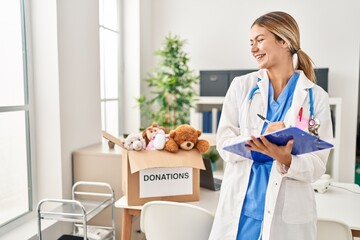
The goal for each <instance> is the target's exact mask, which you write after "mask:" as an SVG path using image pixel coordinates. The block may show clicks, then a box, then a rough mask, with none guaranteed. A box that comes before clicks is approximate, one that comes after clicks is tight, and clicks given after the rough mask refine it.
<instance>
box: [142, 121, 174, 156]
mask: <svg viewBox="0 0 360 240" xmlns="http://www.w3.org/2000/svg"><path fill="white" fill-rule="evenodd" d="M166 133H168V131H167V130H166V129H165V128H164V127H161V126H159V124H157V123H155V122H154V123H153V124H152V125H151V126H149V127H148V128H146V129H145V131H143V133H142V136H143V138H144V139H145V142H146V150H162V149H164V146H165V142H166V141H167V139H168V138H167V137H166Z"/></svg>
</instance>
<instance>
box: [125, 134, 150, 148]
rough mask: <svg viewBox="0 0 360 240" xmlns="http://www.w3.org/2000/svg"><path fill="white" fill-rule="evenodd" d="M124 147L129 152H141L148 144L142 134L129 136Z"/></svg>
mask: <svg viewBox="0 0 360 240" xmlns="http://www.w3.org/2000/svg"><path fill="white" fill-rule="evenodd" d="M123 145H124V148H126V149H127V150H129V151H133V150H135V151H141V150H144V149H145V148H146V142H145V139H144V138H143V137H142V134H141V133H132V134H129V136H127V137H126V138H125V139H124V140H123Z"/></svg>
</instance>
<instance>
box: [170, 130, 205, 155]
mask: <svg viewBox="0 0 360 240" xmlns="http://www.w3.org/2000/svg"><path fill="white" fill-rule="evenodd" d="M201 134H202V132H201V130H196V129H195V128H193V127H192V126H190V125H188V124H182V125H179V126H178V127H177V128H175V129H174V130H171V131H170V134H169V140H168V141H167V142H166V143H165V147H164V150H166V151H168V152H171V153H176V152H178V150H179V149H183V150H191V149H193V148H196V149H197V150H199V152H200V153H206V152H207V151H208V150H209V148H210V144H209V142H208V141H206V140H203V139H199V137H200V135H201Z"/></svg>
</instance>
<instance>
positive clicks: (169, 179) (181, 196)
mask: <svg viewBox="0 0 360 240" xmlns="http://www.w3.org/2000/svg"><path fill="white" fill-rule="evenodd" d="M122 158H123V159H122V165H123V166H122V169H123V174H122V178H123V190H124V195H125V197H126V199H127V202H128V204H129V205H143V204H145V203H147V202H149V201H153V200H166V201H177V202H190V201H198V200H199V198H200V169H205V166H204V162H203V159H202V155H201V154H200V153H199V151H197V150H196V149H193V150H191V151H184V150H179V152H178V153H169V152H166V151H156V150H154V151H126V150H123V153H122Z"/></svg>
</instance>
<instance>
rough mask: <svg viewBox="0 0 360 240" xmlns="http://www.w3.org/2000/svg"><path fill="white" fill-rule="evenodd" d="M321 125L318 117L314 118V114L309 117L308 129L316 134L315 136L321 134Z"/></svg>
mask: <svg viewBox="0 0 360 240" xmlns="http://www.w3.org/2000/svg"><path fill="white" fill-rule="evenodd" d="M319 127H320V121H319V119H317V118H314V116H313V115H312V116H311V117H310V119H309V126H308V130H309V132H310V133H312V134H314V135H315V136H319V133H318V129H319Z"/></svg>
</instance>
